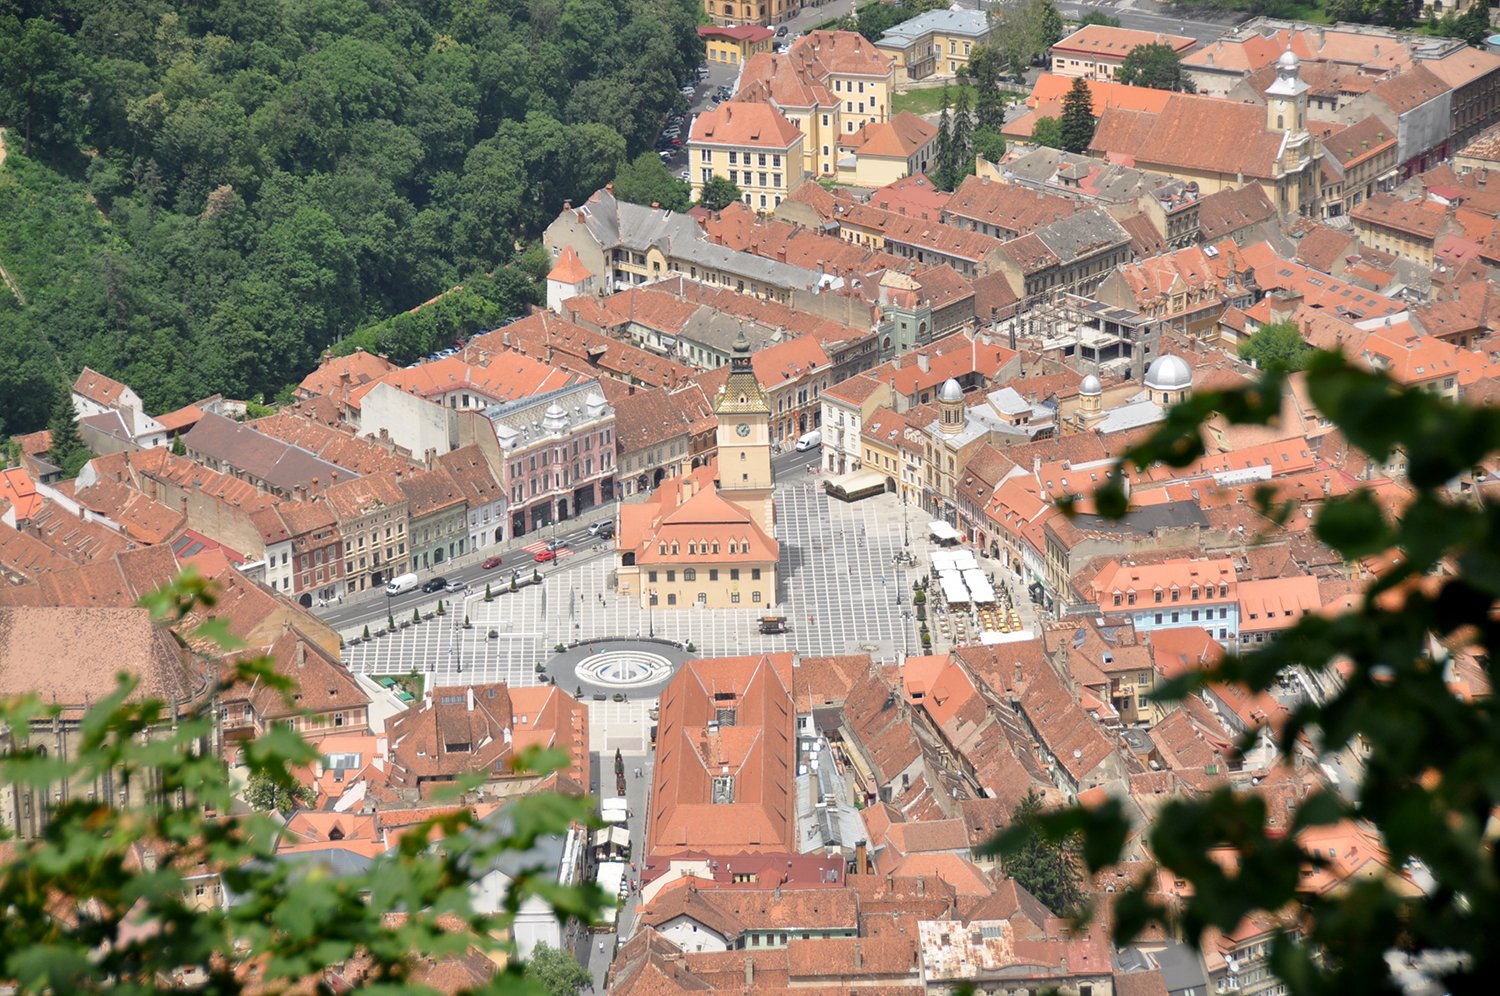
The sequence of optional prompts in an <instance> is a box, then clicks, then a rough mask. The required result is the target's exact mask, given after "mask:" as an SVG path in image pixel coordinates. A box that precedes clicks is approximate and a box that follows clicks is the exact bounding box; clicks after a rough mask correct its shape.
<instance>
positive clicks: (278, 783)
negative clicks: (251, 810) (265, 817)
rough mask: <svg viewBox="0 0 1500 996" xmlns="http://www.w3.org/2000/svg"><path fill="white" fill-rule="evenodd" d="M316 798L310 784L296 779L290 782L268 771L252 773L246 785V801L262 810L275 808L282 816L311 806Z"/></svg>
mask: <svg viewBox="0 0 1500 996" xmlns="http://www.w3.org/2000/svg"><path fill="white" fill-rule="evenodd" d="M315 799H316V796H315V795H314V794H313V791H312V789H311V788H309V787H308V786H306V785H301V784H298V783H296V782H295V781H293V782H290V783H289V782H287V780H286V779H281V778H276V777H273V776H272V775H271V773H270V772H266V771H258V772H256V773H255V774H253V775H251V776H250V779H249V781H248V782H247V783H246V785H245V802H247V803H249V804H250V805H251V806H254V807H255V808H256V809H259V810H261V811H262V812H267V813H268V812H270V811H271V810H273V809H274V810H276V811H277V812H278V813H280V814H281V815H282V816H291V815H292V812H293V811H294V810H297V809H306V808H307V807H309V806H311V805H312V804H313V801H314V800H315Z"/></svg>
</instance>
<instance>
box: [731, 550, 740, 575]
mask: <svg viewBox="0 0 1500 996" xmlns="http://www.w3.org/2000/svg"><path fill="white" fill-rule="evenodd" d="M730 552H731V553H733V552H734V551H732V550H731V551H730ZM739 579H740V569H739V568H738V567H731V568H730V569H729V580H731V581H738V580H739Z"/></svg>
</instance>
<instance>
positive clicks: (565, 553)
mask: <svg viewBox="0 0 1500 996" xmlns="http://www.w3.org/2000/svg"><path fill="white" fill-rule="evenodd" d="M521 549H522V550H525V551H526V552H527V553H529V554H531V555H532V556H533V557H534V556H536V555H537V554H539V553H541V552H542V551H543V550H545V549H547V541H546V540H537V541H536V542H535V543H530V544H528V545H526V546H523V547H521ZM573 553H574V551H573V548H572V547H570V546H565V547H563V548H561V549H560V550H558V551H557V559H558V560H567V559H568V558H569V557H571V556H573Z"/></svg>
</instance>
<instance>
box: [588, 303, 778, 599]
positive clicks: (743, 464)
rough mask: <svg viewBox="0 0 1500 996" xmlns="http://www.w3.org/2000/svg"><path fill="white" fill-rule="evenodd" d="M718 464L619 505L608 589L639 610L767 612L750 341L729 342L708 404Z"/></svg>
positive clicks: (765, 485) (769, 490)
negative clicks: (722, 375) (724, 374)
mask: <svg viewBox="0 0 1500 996" xmlns="http://www.w3.org/2000/svg"><path fill="white" fill-rule="evenodd" d="M714 412H715V414H716V415H717V416H718V419H719V427H718V447H719V450H718V454H719V455H718V459H717V461H715V462H713V463H710V464H708V465H706V466H704V467H700V468H698V469H697V470H695V471H693V472H692V473H690V474H688V475H686V476H684V477H675V478H671V479H668V480H667V481H664V482H663V483H662V485H661V486H660V487H659V488H657V489H656V490H655V491H653V492H652V493H651V496H650V497H649V498H647V499H646V501H644V502H641V503H638V504H625V505H622V506H621V507H620V527H619V530H618V538H617V540H616V550H617V554H618V556H619V566H618V568H617V571H616V579H617V581H616V584H617V589H618V591H619V592H620V594H622V595H628V596H632V597H635V598H637V599H639V601H640V604H641V606H642V607H643V608H645V607H656V608H663V609H673V608H688V607H691V606H694V605H698V606H703V607H704V608H735V607H746V608H756V609H762V610H764V609H769V608H771V607H772V606H774V605H775V604H776V599H777V595H776V591H777V588H776V567H777V561H778V558H779V557H780V545H779V544H778V543H777V542H776V538H775V534H776V511H775V502H774V498H773V494H774V490H775V486H776V481H775V476H774V472H773V470H772V468H771V426H770V423H771V405H770V401H769V399H768V398H767V397H766V394H765V392H764V391H763V390H761V387H760V384H759V382H757V380H756V379H755V371H754V369H753V368H752V367H751V364H750V343H749V341H748V340H747V339H746V338H745V335H744V333H743V332H742V333H740V335H739V336H738V337H737V338H736V339H735V342H734V346H733V355H732V359H731V360H730V373H729V377H728V379H727V380H726V381H725V383H724V390H723V392H722V393H721V394H719V396H718V397H717V398H716V399H715V401H714Z"/></svg>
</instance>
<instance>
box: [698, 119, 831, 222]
mask: <svg viewBox="0 0 1500 996" xmlns="http://www.w3.org/2000/svg"><path fill="white" fill-rule="evenodd" d="M687 147H688V168H689V169H691V170H692V171H693V176H692V181H693V199H694V200H697V199H698V197H699V195H700V194H701V193H702V192H703V186H704V184H706V183H708V181H709V180H711V179H713V178H714V177H715V176H723V177H728V179H729V182H730V183H733V184H734V185H735V186H737V187H739V188H740V192H741V194H742V195H743V196H744V199H745V204H746V205H747V206H748V207H751V208H753V209H755V210H756V211H759V212H761V213H762V214H769V213H770V212H771V211H774V210H776V207H777V206H778V205H779V204H780V203H781V202H782V200H783V199H784V198H785V197H786V196H787V195H788V194H790V193H791V192H792V191H794V190H796V189H797V188H798V187H800V186H802V181H803V180H804V179H806V176H805V174H804V172H803V169H802V161H803V156H802V133H801V132H800V131H798V130H797V127H796V126H795V125H793V124H792V123H791V122H790V121H788V120H787V119H786V118H784V117H782V115H781V113H780V112H779V111H777V110H776V108H774V107H772V106H771V105H770V104H742V103H739V102H737V101H730V102H729V103H727V104H720V105H719V106H718V107H716V108H714V109H713V110H712V111H708V112H707V113H704V114H700V115H698V117H697V118H696V119H695V120H694V121H693V130H692V133H691V134H690V135H689V136H688V144H687Z"/></svg>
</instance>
